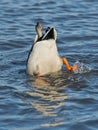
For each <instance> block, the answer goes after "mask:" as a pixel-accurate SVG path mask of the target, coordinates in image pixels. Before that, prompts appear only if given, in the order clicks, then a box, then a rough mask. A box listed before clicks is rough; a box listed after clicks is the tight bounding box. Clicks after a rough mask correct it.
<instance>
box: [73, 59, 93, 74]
mask: <svg viewBox="0 0 98 130" xmlns="http://www.w3.org/2000/svg"><path fill="white" fill-rule="evenodd" d="M74 65H77V66H78V69H75V70H73V72H74V73H75V74H83V73H87V72H90V71H91V70H92V69H91V67H89V66H88V65H86V64H85V63H82V62H80V61H76V62H75V63H74Z"/></svg>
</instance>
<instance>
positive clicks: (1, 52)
mask: <svg viewBox="0 0 98 130" xmlns="http://www.w3.org/2000/svg"><path fill="white" fill-rule="evenodd" d="M37 21H39V22H40V23H41V24H43V25H44V28H46V27H48V26H55V28H56V30H57V33H58V38H57V47H58V51H59V54H60V55H61V56H63V57H67V58H68V59H69V62H70V64H74V63H75V62H76V61H80V62H82V63H84V64H85V65H87V66H89V67H90V68H91V70H90V71H87V72H85V73H81V74H74V73H69V72H67V71H66V69H65V67H64V66H63V68H62V70H61V71H60V72H58V73H54V74H51V75H48V76H45V77H42V78H40V79H36V78H35V77H31V76H29V75H27V74H26V60H27V57H28V53H29V50H30V48H31V46H32V42H33V40H34V37H35V34H36V33H35V27H34V26H35V24H36V22H37ZM55 129H57V130H97V129H98V1H97V0H60V1H58V0H56V1H54V0H37V1H36V0H0V130H55Z"/></svg>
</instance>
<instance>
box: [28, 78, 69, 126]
mask: <svg viewBox="0 0 98 130" xmlns="http://www.w3.org/2000/svg"><path fill="white" fill-rule="evenodd" d="M48 80H49V78H48ZM58 80H59V81H60V79H57V82H58ZM55 82H56V80H55ZM52 83H53V82H52V81H51V80H50V81H47V80H46V78H45V79H43V78H38V79H36V80H35V81H32V82H29V85H30V86H32V87H33V91H27V92H26V93H27V94H28V95H29V96H31V97H32V98H33V100H32V101H30V104H31V105H32V107H33V108H35V109H36V111H38V112H40V113H42V116H51V117H56V118H54V121H53V122H50V123H49V124H48V123H45V124H41V125H42V126H56V125H60V124H63V123H64V122H63V120H64V119H63V118H62V117H59V118H58V115H59V113H58V111H59V109H60V108H61V107H62V108H63V106H64V104H63V101H64V100H66V99H67V96H66V93H65V91H63V89H64V88H65V87H66V85H65V86H63V87H60V86H57V85H56V86H52V85H51V84H52Z"/></svg>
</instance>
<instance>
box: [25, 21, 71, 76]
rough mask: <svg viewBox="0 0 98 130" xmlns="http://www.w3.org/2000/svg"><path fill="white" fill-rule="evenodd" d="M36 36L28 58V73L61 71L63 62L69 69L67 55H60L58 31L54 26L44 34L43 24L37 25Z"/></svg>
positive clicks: (42, 73) (38, 73)
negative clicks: (57, 41)
mask: <svg viewBox="0 0 98 130" xmlns="http://www.w3.org/2000/svg"><path fill="white" fill-rule="evenodd" d="M35 30H36V33H37V34H36V36H35V40H34V42H33V44H32V47H31V50H30V52H29V55H28V59H27V73H28V74H29V75H37V76H38V77H39V76H43V75H46V74H50V73H54V72H57V71H60V70H61V68H62V65H63V63H64V64H65V65H66V67H67V69H68V70H69V71H71V70H72V66H70V65H69V62H68V60H67V59H66V58H65V57H63V58H62V57H60V55H59V53H58V49H57V45H56V40H57V32H56V29H55V28H54V27H48V28H47V29H46V31H45V33H44V34H43V31H42V30H43V26H42V25H39V23H37V24H36V25H35Z"/></svg>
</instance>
